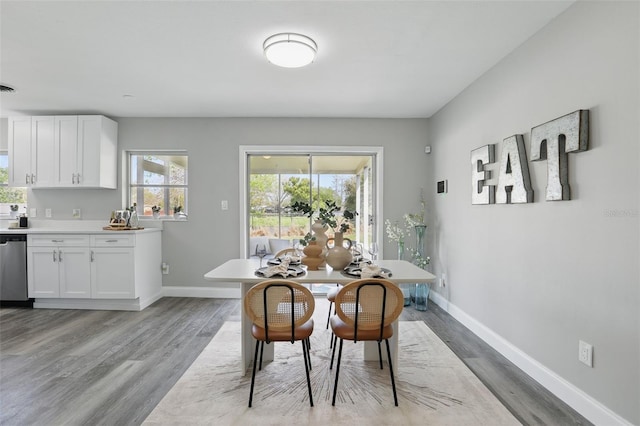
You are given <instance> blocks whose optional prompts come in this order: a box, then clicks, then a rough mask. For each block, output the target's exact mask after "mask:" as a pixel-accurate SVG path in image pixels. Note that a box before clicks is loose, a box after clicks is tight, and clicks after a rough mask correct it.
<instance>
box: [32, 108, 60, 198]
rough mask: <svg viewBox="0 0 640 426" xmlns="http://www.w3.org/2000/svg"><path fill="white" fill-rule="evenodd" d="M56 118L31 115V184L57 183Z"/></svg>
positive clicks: (45, 184)
mask: <svg viewBox="0 0 640 426" xmlns="http://www.w3.org/2000/svg"><path fill="white" fill-rule="evenodd" d="M54 135H55V120H54V117H52V116H42V117H31V184H32V186H34V187H39V186H42V187H50V186H53V185H55V179H54V169H55V165H54V162H53V161H52V160H51V159H52V158H54V153H55V137H54Z"/></svg>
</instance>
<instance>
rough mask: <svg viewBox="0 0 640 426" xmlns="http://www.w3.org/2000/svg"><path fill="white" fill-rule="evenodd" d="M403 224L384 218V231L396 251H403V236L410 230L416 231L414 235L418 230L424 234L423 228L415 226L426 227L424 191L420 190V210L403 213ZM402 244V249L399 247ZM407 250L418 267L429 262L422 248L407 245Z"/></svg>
mask: <svg viewBox="0 0 640 426" xmlns="http://www.w3.org/2000/svg"><path fill="white" fill-rule="evenodd" d="M403 219H404V223H405V226H404V227H402V226H400V223H399V222H398V221H396V222H394V223H392V222H391V221H390V220H389V219H386V220H385V226H386V233H387V238H388V239H389V241H395V242H396V243H397V244H398V246H399V249H398V252H399V253H400V252H402V251H404V242H405V238H407V237H409V235H411V232H412V230H413V231H415V232H416V237H417V235H418V233H419V232H421V233H422V234H421V235H424V228H423V230H422V231H420V230H419V229H417V228H416V227H419V226H423V227H426V224H425V201H424V192H423V190H422V189H421V190H420V212H419V213H405V214H404V215H403ZM400 246H402V249H400ZM408 251H409V253H410V254H411V257H412V259H413V263H414V264H415V265H417V266H419V267H420V268H422V269H424V268H426V267H427V265H428V264H429V263H430V262H431V258H430V257H429V256H424V254H423V249H422V248H418V247H416V248H412V247H408Z"/></svg>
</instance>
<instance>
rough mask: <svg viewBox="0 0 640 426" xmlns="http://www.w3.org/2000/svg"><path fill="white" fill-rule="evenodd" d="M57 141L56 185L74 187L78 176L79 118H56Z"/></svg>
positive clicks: (55, 161) (54, 156) (55, 156)
mask: <svg viewBox="0 0 640 426" xmlns="http://www.w3.org/2000/svg"><path fill="white" fill-rule="evenodd" d="M55 122H56V141H55V145H56V147H55V152H52V155H53V156H52V157H49V158H55V160H54V161H53V162H52V163H53V164H54V165H55V179H56V182H55V185H56V186H74V185H75V184H76V183H77V174H78V167H77V164H78V116H76V115H69V116H60V117H56V118H55Z"/></svg>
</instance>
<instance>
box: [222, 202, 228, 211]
mask: <svg viewBox="0 0 640 426" xmlns="http://www.w3.org/2000/svg"><path fill="white" fill-rule="evenodd" d="M220 208H222V210H229V201H228V200H222V201H221V202H220Z"/></svg>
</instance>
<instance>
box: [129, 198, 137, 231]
mask: <svg viewBox="0 0 640 426" xmlns="http://www.w3.org/2000/svg"><path fill="white" fill-rule="evenodd" d="M139 224H140V222H139V221H138V205H137V204H136V203H133V207H132V208H131V218H130V219H129V226H130V227H131V228H137V227H138V225H139Z"/></svg>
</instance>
